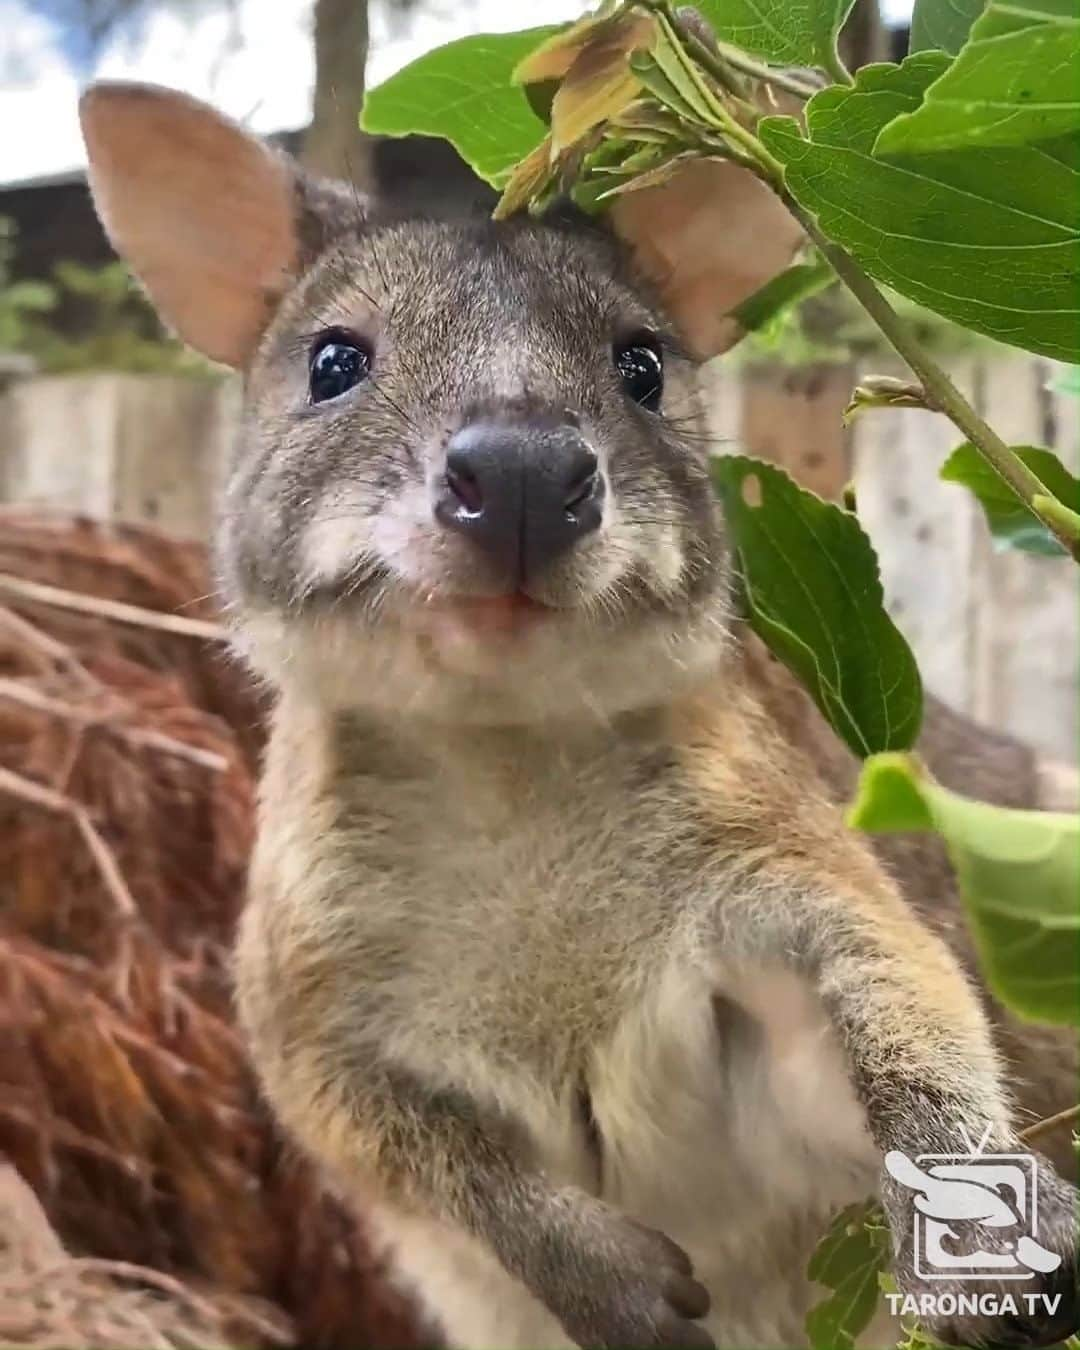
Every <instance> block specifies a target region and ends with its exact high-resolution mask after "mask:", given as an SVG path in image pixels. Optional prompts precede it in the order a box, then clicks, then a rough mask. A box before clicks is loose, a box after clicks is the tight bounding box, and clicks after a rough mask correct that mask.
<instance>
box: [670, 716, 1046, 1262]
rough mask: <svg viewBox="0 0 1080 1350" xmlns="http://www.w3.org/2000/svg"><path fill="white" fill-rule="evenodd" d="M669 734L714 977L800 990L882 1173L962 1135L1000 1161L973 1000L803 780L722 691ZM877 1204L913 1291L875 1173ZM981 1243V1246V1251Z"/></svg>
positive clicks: (886, 1187) (892, 1211) (905, 1252)
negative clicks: (782, 974)
mask: <svg viewBox="0 0 1080 1350" xmlns="http://www.w3.org/2000/svg"><path fill="white" fill-rule="evenodd" d="M676 722H677V734H676V740H677V741H678V742H679V743H680V744H681V745H682V747H683V748H682V752H681V753H682V758H683V763H684V767H685V771H686V773H687V775H688V778H689V782H690V791H691V794H692V796H693V798H694V799H695V800H696V801H697V802H698V803H699V804H700V807H701V809H703V810H704V811H705V812H706V813H707V814H708V815H709V816H710V817H711V818H712V819H714V820H715V821H716V823H717V856H722V855H723V853H725V852H728V851H730V856H729V858H728V859H727V860H726V862H725V864H724V873H723V874H722V875H723V876H724V882H723V890H724V893H723V898H722V899H721V900H720V901H719V902H718V903H717V905H716V908H715V911H714V923H713V924H712V926H711V927H709V928H707V929H706V932H707V933H708V934H709V938H708V939H707V940H710V941H711V942H712V943H714V944H715V946H714V953H713V955H714V957H715V960H716V961H717V963H718V965H719V967H720V968H721V969H722V970H723V969H724V968H729V969H730V968H732V967H734V968H735V969H736V970H737V969H738V967H739V965H740V964H744V965H745V966H748V967H749V968H750V969H751V970H753V969H760V968H762V967H764V968H770V967H772V968H776V967H778V966H780V967H783V968H786V969H788V970H790V971H793V972H794V973H796V974H798V975H800V976H802V977H804V978H806V979H807V980H808V981H809V982H810V984H811V986H812V987H813V988H814V990H815V991H816V993H817V994H818V996H819V997H820V999H821V1003H822V1005H823V1007H824V1009H825V1010H826V1013H827V1015H828V1017H829V1020H830V1022H831V1024H832V1026H833V1028H834V1030H835V1032H836V1035H837V1039H838V1041H839V1043H840V1045H841V1046H842V1048H843V1052H844V1055H845V1058H846V1063H847V1068H848V1074H849V1077H850V1080H851V1083H852V1086H853V1087H854V1089H855V1092H856V1094H857V1097H858V1099H859V1101H860V1103H861V1105H862V1106H863V1108H864V1110H865V1114H866V1123H867V1127H868V1129H869V1132H870V1135H871V1136H872V1139H873V1142H874V1145H875V1147H876V1151H877V1152H878V1154H879V1155H880V1156H881V1157H882V1158H884V1157H885V1155H886V1154H888V1153H889V1152H890V1151H892V1150H899V1151H900V1152H903V1153H905V1154H907V1155H909V1156H910V1157H915V1156H916V1155H918V1154H920V1153H942V1154H953V1153H956V1152H958V1151H961V1150H962V1149H963V1147H964V1144H963V1140H964V1137H965V1136H964V1134H963V1133H962V1132H966V1137H967V1138H969V1139H971V1140H974V1141H978V1140H980V1139H981V1138H982V1137H983V1135H984V1133H985V1132H986V1131H987V1128H988V1127H989V1129H990V1135H989V1140H988V1142H989V1146H990V1148H991V1149H992V1150H993V1149H1004V1150H1006V1151H1007V1150H1008V1148H1009V1146H1010V1145H1013V1144H1015V1135H1014V1133H1013V1130H1012V1127H1011V1121H1010V1103H1009V1102H1008V1099H1007V1096H1006V1094H1005V1092H1004V1090H1003V1088H1002V1074H1001V1067H1000V1064H999V1061H998V1056H997V1054H996V1052H995V1050H994V1047H993V1044H992V1041H991V1037H990V1032H989V1028H988V1026H987V1023H986V1021H985V1018H984V1016H983V1014H982V1010H981V1008H980V1005H979V1002H978V999H977V996H976V994H975V991H974V989H973V988H972V987H971V985H970V984H969V982H968V980H967V978H966V977H965V975H964V973H963V972H962V970H961V968H960V966H959V964H958V962H957V961H956V960H955V959H954V957H953V956H952V954H951V953H950V952H949V950H948V948H947V947H946V945H945V944H944V942H943V941H941V940H940V939H939V938H938V937H936V936H935V935H934V934H932V933H931V932H930V931H929V930H928V929H927V928H926V927H925V926H924V925H923V924H922V923H921V922H920V921H919V920H918V919H917V917H916V916H915V914H914V913H913V912H912V910H911V909H910V908H909V906H908V905H907V903H906V902H905V901H904V900H903V899H901V897H900V895H899V893H898V892H897V890H896V888H895V886H894V885H893V883H892V882H891V881H890V880H889V878H888V877H887V876H886V875H885V873H884V872H883V870H882V869H881V868H880V866H879V864H878V863H877V862H876V860H875V859H874V857H873V855H872V853H871V852H870V850H869V849H868V848H867V847H866V845H865V844H864V843H863V841H861V840H860V839H859V838H858V836H857V835H855V834H853V833H851V832H849V831H847V830H846V829H845V828H844V826H843V823H842V820H841V818H840V817H839V815H838V814H837V812H836V811H835V808H833V807H832V806H831V804H830V803H829V802H828V800H827V798H826V796H825V795H824V789H823V788H822V787H821V786H819V781H820V780H819V779H818V777H817V775H816V774H815V772H814V769H813V767H812V765H811V764H809V763H807V762H804V761H803V759H802V755H801V754H800V752H799V751H798V750H797V749H795V748H793V747H792V746H791V744H790V742H786V741H781V740H780V738H779V735H778V733H777V730H776V728H775V724H774V723H773V722H772V721H771V720H770V719H769V718H768V717H767V716H766V714H765V713H764V711H763V710H762V709H760V708H759V707H758V706H757V705H756V703H755V702H754V701H752V700H750V699H749V698H747V697H745V696H744V697H743V698H742V700H740V699H738V698H733V697H732V696H731V691H730V690H729V691H728V693H727V695H726V696H725V698H724V699H723V700H720V699H717V698H712V697H710V698H708V699H702V700H700V701H698V702H696V703H695V704H692V705H688V706H687V707H685V708H684V709H683V710H682V711H681V712H680V713H679V714H677V717H676ZM740 872H741V873H742V880H741V882H736V884H732V882H731V877H732V876H735V877H738V876H739V874H740ZM1040 1186H1041V1188H1042V1191H1043V1195H1042V1204H1041V1206H1040V1208H1041V1210H1043V1211H1044V1218H1045V1220H1046V1222H1047V1224H1048V1227H1049V1229H1050V1230H1051V1234H1050V1239H1049V1240H1050V1244H1051V1245H1055V1243H1056V1245H1057V1247H1058V1249H1061V1248H1065V1249H1067V1244H1068V1241H1069V1237H1068V1234H1067V1232H1066V1231H1065V1230H1066V1228H1067V1227H1068V1223H1069V1221H1070V1218H1071V1208H1072V1205H1071V1197H1070V1191H1069V1188H1068V1187H1066V1186H1065V1185H1064V1184H1063V1183H1062V1182H1061V1181H1060V1180H1059V1179H1058V1178H1057V1177H1056V1176H1055V1175H1054V1173H1053V1172H1052V1170H1051V1169H1049V1168H1041V1180H1040ZM882 1199H883V1201H884V1203H885V1206H886V1210H887V1211H888V1214H889V1219H890V1227H891V1229H892V1232H893V1236H894V1242H895V1245H896V1248H897V1252H898V1262H897V1271H896V1274H897V1278H898V1280H899V1281H900V1283H901V1285H907V1286H911V1285H912V1284H914V1283H915V1282H916V1281H915V1276H914V1274H913V1271H912V1268H911V1259H910V1244H911V1236H912V1224H911V1214H912V1210H911V1196H910V1192H908V1191H906V1190H904V1189H903V1188H902V1187H899V1186H897V1185H896V1184H895V1183H894V1182H893V1181H892V1180H891V1179H890V1177H889V1176H888V1175H887V1174H885V1173H883V1175H882ZM1055 1216H1056V1219H1055ZM1056 1221H1060V1222H1059V1224H1058V1226H1060V1227H1061V1230H1062V1231H1061V1233H1060V1234H1054V1233H1053V1231H1052V1230H1053V1229H1054V1226H1055V1222H1056ZM956 1227H957V1228H958V1229H960V1228H962V1227H963V1225H956ZM993 1232H994V1230H986V1229H981V1230H980V1232H979V1241H980V1243H981V1245H982V1246H983V1248H984V1249H985V1247H986V1243H987V1234H988V1233H990V1234H991V1240H992V1235H993ZM1008 1240H1010V1239H1008V1237H1007V1236H1006V1238H1004V1239H1003V1241H1008ZM1070 1278H1071V1276H1070Z"/></svg>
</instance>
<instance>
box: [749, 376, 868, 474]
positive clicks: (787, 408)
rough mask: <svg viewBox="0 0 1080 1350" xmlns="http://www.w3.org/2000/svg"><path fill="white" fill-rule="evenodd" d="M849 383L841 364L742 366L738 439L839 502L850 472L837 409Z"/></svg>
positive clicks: (847, 444)
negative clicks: (740, 419)
mask: <svg viewBox="0 0 1080 1350" xmlns="http://www.w3.org/2000/svg"><path fill="white" fill-rule="evenodd" d="M853 385H854V379H853V376H852V370H851V368H850V367H849V366H846V365H809V366H796V367H782V366H776V365H760V366H759V365H753V366H746V367H745V368H744V370H743V399H742V422H741V426H740V430H739V440H740V443H741V444H742V446H743V448H744V449H745V451H746V453H747V454H748V455H757V456H759V457H760V458H761V459H767V460H771V461H772V462H773V463H774V464H779V465H781V466H782V467H783V468H785V469H786V470H787V471H788V473H790V474H791V476H792V478H794V479H796V480H797V481H798V482H799V483H801V484H802V485H803V487H807V488H809V489H810V490H811V491H812V492H816V493H818V494H819V496H822V497H826V498H829V499H830V500H834V501H835V500H839V498H840V496H841V494H842V493H843V490H844V486H845V484H846V483H847V481H848V479H849V478H850V476H851V466H852V438H851V434H850V432H849V431H848V430H847V429H846V428H845V427H844V424H843V412H844V408H845V407H846V406H847V403H848V400H849V398H850V396H851V390H852V387H853Z"/></svg>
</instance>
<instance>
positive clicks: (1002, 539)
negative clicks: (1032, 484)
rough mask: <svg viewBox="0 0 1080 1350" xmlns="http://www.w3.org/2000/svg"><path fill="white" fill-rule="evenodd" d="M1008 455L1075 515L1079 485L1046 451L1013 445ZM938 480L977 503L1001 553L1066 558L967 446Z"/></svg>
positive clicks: (955, 454) (1038, 522) (1079, 502)
mask: <svg viewBox="0 0 1080 1350" xmlns="http://www.w3.org/2000/svg"><path fill="white" fill-rule="evenodd" d="M1013 451H1014V453H1015V454H1016V455H1018V456H1019V458H1020V459H1022V460H1023V461H1024V463H1025V464H1026V465H1027V466H1028V468H1029V469H1031V470H1032V472H1033V473H1035V474H1037V475H1038V477H1039V479H1040V480H1041V481H1042V483H1043V485H1044V486H1045V487H1047V488H1049V490H1050V494H1051V496H1054V497H1056V498H1057V499H1058V501H1059V502H1062V503H1063V504H1064V505H1065V506H1067V507H1068V508H1069V509H1070V511H1078V512H1080V482H1078V481H1077V480H1076V479H1075V478H1074V477H1073V476H1072V474H1071V473H1070V472H1069V471H1068V469H1066V467H1065V465H1064V464H1062V462H1061V460H1060V459H1058V457H1057V455H1055V454H1054V453H1053V452H1052V451H1051V450H1043V449H1041V448H1040V447H1039V446H1034V445H1015V446H1013ZM941 477H942V478H943V479H944V480H945V482H947V483H960V484H962V485H963V486H964V487H966V488H969V489H970V490H971V491H972V492H973V493H974V494H975V496H976V497H977V498H978V499H979V504H980V505H981V506H982V509H983V511H984V512H985V513H986V523H987V524H988V525H989V526H990V533H991V534H992V535H993V537H994V542H995V543H996V544H998V545H999V546H1000V547H1002V548H1016V549H1021V550H1022V551H1023V552H1025V553H1040V554H1042V555H1043V556H1044V557H1054V558H1057V557H1066V556H1067V554H1066V552H1065V549H1064V548H1063V547H1062V545H1061V544H1060V543H1058V541H1057V540H1056V539H1055V538H1054V536H1053V535H1052V534H1051V533H1050V531H1049V530H1048V529H1047V528H1046V526H1045V525H1044V524H1043V523H1042V521H1041V520H1039V518H1038V517H1037V516H1036V515H1035V514H1034V513H1033V512H1032V511H1030V510H1029V509H1028V507H1027V506H1026V505H1025V504H1024V502H1023V501H1021V499H1020V498H1019V497H1018V496H1017V495H1016V493H1015V492H1014V491H1013V490H1012V488H1011V487H1009V485H1008V483H1006V482H1005V480H1004V479H1003V478H1002V477H1001V476H1000V474H998V473H995V471H994V470H993V469H992V468H991V466H990V465H989V464H988V463H987V461H986V460H985V459H984V458H983V456H982V455H980V454H979V452H978V450H976V449H975V447H974V446H973V445H962V446H960V447H959V449H957V450H954V451H953V453H952V454H951V455H950V456H949V458H948V459H947V460H946V461H945V463H944V465H942V469H941Z"/></svg>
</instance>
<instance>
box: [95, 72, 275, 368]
mask: <svg viewBox="0 0 1080 1350" xmlns="http://www.w3.org/2000/svg"><path fill="white" fill-rule="evenodd" d="M79 115H80V119H81V121H82V129H83V136H84V138H85V140H86V147H87V152H88V155H89V160H90V187H91V191H92V192H93V197H94V203H95V205H96V207H97V209H98V213H99V214H100V216H101V219H102V222H103V223H104V225H105V229H106V231H107V232H108V235H109V238H110V239H111V241H112V243H113V246H114V247H115V248H116V251H117V252H118V253H119V254H120V255H121V256H122V257H124V258H125V259H126V260H127V261H128V262H129V263H130V264H131V267H132V269H133V270H134V272H135V273H136V275H137V276H138V277H139V279H140V280H141V281H142V282H143V284H144V285H145V287H146V289H147V291H148V292H149V294H150V298H151V299H152V300H153V302H154V304H155V305H156V306H157V309H158V311H159V312H160V314H161V316H162V317H163V318H164V319H165V320H166V322H167V323H169V324H170V325H171V326H172V327H173V328H175V329H176V331H177V332H178V333H179V334H180V336H181V337H182V338H184V340H185V341H187V342H189V343H191V345H192V346H193V347H197V348H198V349H199V350H200V351H201V352H203V353H204V354H205V355H207V356H209V357H211V358H212V359H214V360H216V361H223V362H225V363H226V364H228V365H231V366H242V365H244V364H245V363H246V361H247V360H248V358H249V357H250V355H251V353H252V351H253V350H254V348H255V345H256V343H257V341H258V339H259V337H260V335H261V333H262V331H263V329H264V327H265V326H266V324H267V322H268V321H269V318H270V315H271V314H272V313H273V309H274V305H275V303H276V301H277V300H278V299H279V298H280V296H281V295H282V293H283V291H284V289H285V287H286V286H287V284H288V282H289V280H290V279H291V278H292V277H293V276H294V275H295V274H296V271H297V268H298V266H299V263H300V253H301V231H300V220H299V216H300V211H299V179H298V176H297V173H296V171H295V169H294V168H293V167H292V166H291V164H290V163H289V161H288V160H287V159H286V158H285V157H284V156H282V155H278V154H276V153H275V152H274V151H272V150H270V149H269V148H268V147H267V146H266V145H264V144H263V143H262V142H261V141H259V140H257V139H256V138H255V137H254V136H251V135H249V134H248V132H246V131H245V130H243V128H242V127H239V126H237V125H236V123H234V122H232V121H230V120H229V119H228V118H226V117H223V116H222V115H221V114H220V113H218V112H216V111H215V110H214V109H213V108H210V107H207V105H206V104H203V103H199V102H198V101H197V100H195V99H192V98H188V97H187V96H186V95H184V94H180V93H177V92H175V91H173V90H170V89H159V88H156V87H155V86H152V85H141V84H128V83H104V84H98V85H94V86H92V87H91V88H90V89H89V90H88V91H87V92H86V93H85V94H84V95H83V97H82V100H81V102H80V104H79Z"/></svg>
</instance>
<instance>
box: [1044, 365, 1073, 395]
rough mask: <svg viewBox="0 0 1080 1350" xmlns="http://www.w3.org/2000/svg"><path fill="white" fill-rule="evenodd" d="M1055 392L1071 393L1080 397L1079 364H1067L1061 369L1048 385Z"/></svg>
mask: <svg viewBox="0 0 1080 1350" xmlns="http://www.w3.org/2000/svg"><path fill="white" fill-rule="evenodd" d="M1048 387H1049V388H1050V389H1052V390H1053V391H1054V393H1055V394H1072V395H1073V397H1074V398H1080V366H1069V368H1068V369H1067V370H1063V371H1061V373H1060V374H1059V375H1057V376H1056V377H1055V378H1054V379H1053V380H1051V381H1050V384H1049V386H1048Z"/></svg>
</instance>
